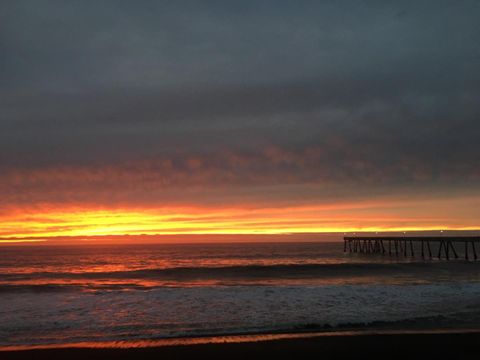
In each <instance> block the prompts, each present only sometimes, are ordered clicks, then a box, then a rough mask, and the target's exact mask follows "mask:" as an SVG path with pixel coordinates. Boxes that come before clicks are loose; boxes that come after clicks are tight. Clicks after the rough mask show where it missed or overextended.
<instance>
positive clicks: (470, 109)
mask: <svg viewBox="0 0 480 360" xmlns="http://www.w3.org/2000/svg"><path fill="white" fill-rule="evenodd" d="M479 18H480V2H478V1H473V0H472V1H461V0H459V1H441V0H439V1H421V0H420V1H418V0H417V1H402V2H399V1H282V0H276V1H268V0H266V1H261V2H260V1H248V0H245V1H202V2H199V1H181V2H179V1H148V0H144V1H122V0H118V1H108V0H105V1H93V0H84V1H73V0H62V1H47V0H34V1H33V0H32V1H28V0H4V1H2V2H0V54H1V55H0V199H1V200H0V238H3V240H2V241H9V240H8V239H9V238H22V239H35V238H48V237H51V236H80V237H81V236H89V235H122V234H158V233H160V234H187V233H207V234H209V233H218V234H252V233H253V234H263V233H270V234H271V233H292V232H293V233H302V232H318V231H360V230H380V231H386V230H403V229H407V230H419V229H420V230H421V229H478V228H480V101H479V99H480V42H479V41H478V39H479V38H480V25H479V22H478V19H479Z"/></svg>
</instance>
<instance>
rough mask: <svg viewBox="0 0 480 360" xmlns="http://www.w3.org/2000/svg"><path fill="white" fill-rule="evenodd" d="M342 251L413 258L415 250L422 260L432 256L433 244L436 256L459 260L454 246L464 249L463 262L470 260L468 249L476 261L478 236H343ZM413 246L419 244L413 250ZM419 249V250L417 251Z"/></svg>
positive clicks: (479, 237)
mask: <svg viewBox="0 0 480 360" xmlns="http://www.w3.org/2000/svg"><path fill="white" fill-rule="evenodd" d="M343 241H344V245H343V251H344V252H347V251H348V252H350V253H363V254H384V255H386V254H388V255H389V256H404V257H407V256H411V257H414V256H415V250H417V251H420V255H421V257H422V258H423V259H425V258H426V257H428V258H430V259H431V258H432V257H433V256H434V254H433V251H432V245H433V244H435V250H436V252H437V254H436V256H437V257H438V258H439V259H442V257H445V258H446V259H447V260H450V257H451V256H452V257H454V258H455V259H458V258H459V255H458V253H457V250H456V249H455V244H457V245H458V244H462V243H463V247H464V254H463V256H464V257H465V260H469V259H470V254H469V249H470V250H471V253H472V255H473V259H474V260H477V258H478V256H477V249H476V247H475V243H479V242H480V236H345V237H344V238H343ZM414 244H417V245H418V244H420V246H417V249H415V246H414ZM418 247H420V249H421V250H420V249H418Z"/></svg>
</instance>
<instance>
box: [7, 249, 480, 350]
mask: <svg viewBox="0 0 480 360" xmlns="http://www.w3.org/2000/svg"><path fill="white" fill-rule="evenodd" d="M0 254H1V256H0V347H3V348H8V347H15V346H17V347H29V346H32V347H33V346H41V345H55V344H57V345H65V344H75V343H85V342H86V343H98V344H101V343H105V342H118V343H127V344H128V343H129V342H131V343H132V344H133V343H135V342H137V341H143V340H158V339H168V338H178V337H201V336H215V335H229V334H256V333H279V332H302V331H336V330H341V329H352V328H354V329H372V328H375V329H378V328H382V329H403V328H405V329H411V328H412V327H415V328H439V329H440V328H458V327H464V328H477V329H478V328H479V325H480V271H479V269H480V268H479V266H480V264H479V263H478V262H474V261H469V262H467V261H463V260H451V261H446V260H437V259H433V260H422V259H420V258H418V257H417V258H403V257H398V258H397V257H390V256H388V255H387V256H385V255H364V254H349V253H344V252H343V243H342V242H338V241H335V242H309V243H301V242H296V243H224V244H218V243H217V244H213V243H212V244H146V245H140V244H139V245H91V244H88V245H78V246H77V245H70V246H57V245H55V246H53V245H50V246H38V245H37V246H4V247H1V248H0Z"/></svg>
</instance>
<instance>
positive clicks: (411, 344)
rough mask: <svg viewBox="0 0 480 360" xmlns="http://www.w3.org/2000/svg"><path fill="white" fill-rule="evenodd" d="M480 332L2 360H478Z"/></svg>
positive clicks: (18, 355)
mask: <svg viewBox="0 0 480 360" xmlns="http://www.w3.org/2000/svg"><path fill="white" fill-rule="evenodd" d="M479 344H480V330H479V331H478V332H469V333H440V334H438V333H437V334H375V335H372V334H369V335H340V336H317V337H309V338H291V339H278V340H267V341H253V342H241V343H207V344H193V345H174V346H157V347H139V348H51V349H36V350H18V351H2V352H0V359H2V360H9V359H16V360H25V359H37V360H42V359H71V360H76V359H79V360H80V359H82V360H84V359H88V360H95V359H195V358H202V359H223V360H224V359H243V360H245V359H251V358H268V359H275V358H278V359H284V358H293V359H299V358H307V357H313V356H315V357H317V358H320V359H361V358H367V359H370V360H373V359H409V360H410V359H423V360H425V359H444V358H449V359H456V360H459V359H479V358H480V348H479Z"/></svg>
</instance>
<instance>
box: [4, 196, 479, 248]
mask: <svg viewBox="0 0 480 360" xmlns="http://www.w3.org/2000/svg"><path fill="white" fill-rule="evenodd" d="M478 204H479V199H478V198H460V199H458V198H455V199H443V200H416V201H412V200H397V201H392V200H389V199H387V200H383V201H376V202H372V201H363V202H361V201H360V202H356V203H338V204H323V205H311V204H308V205H299V206H283V207H282V206H278V207H270V208H268V207H255V206H253V205H251V206H249V207H247V206H243V207H205V206H203V207H202V206H190V207H168V208H160V209H154V208H145V209H138V208H116V209H110V210H109V209H98V208H93V209H88V208H80V207H70V208H65V209H58V208H47V209H41V210H37V211H31V212H22V211H19V210H17V211H11V212H5V213H3V215H2V216H1V227H0V236H1V238H2V239H3V240H1V241H2V242H4V243H5V242H11V241H15V242H18V241H32V240H39V239H43V240H45V239H48V238H51V237H65V236H67V237H68V236H71V237H89V236H109V235H140V234H145V235H152V234H169V235H174V234H288V233H314V232H351V231H400V230H402V231H403V230H434V229H463V230H467V229H476V228H478V225H477V222H476V221H477V218H476V213H475V208H476V206H478ZM460 206H461V209H460V210H461V211H459V212H458V213H457V214H456V216H450V217H448V216H447V213H448V211H449V209H450V208H452V207H460Z"/></svg>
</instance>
